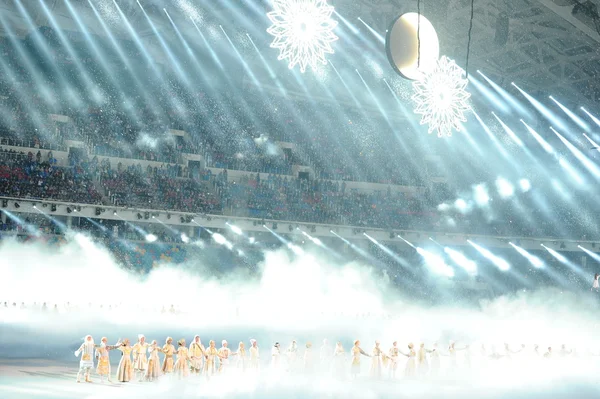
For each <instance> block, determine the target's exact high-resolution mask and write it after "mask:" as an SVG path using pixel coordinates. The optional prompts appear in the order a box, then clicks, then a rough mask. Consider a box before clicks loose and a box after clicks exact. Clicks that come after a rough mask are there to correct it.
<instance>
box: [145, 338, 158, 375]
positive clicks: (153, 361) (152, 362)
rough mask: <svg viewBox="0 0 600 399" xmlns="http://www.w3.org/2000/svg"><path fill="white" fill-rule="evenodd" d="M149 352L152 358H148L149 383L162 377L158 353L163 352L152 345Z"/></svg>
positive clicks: (147, 372) (147, 373)
mask: <svg viewBox="0 0 600 399" xmlns="http://www.w3.org/2000/svg"><path fill="white" fill-rule="evenodd" d="M148 352H150V356H149V357H148V369H147V370H146V379H147V380H148V381H153V380H155V379H157V378H158V377H159V376H160V371H161V370H160V358H159V357H158V352H162V349H160V348H159V347H158V346H157V345H150V346H149V347H148Z"/></svg>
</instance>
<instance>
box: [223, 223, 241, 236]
mask: <svg viewBox="0 0 600 399" xmlns="http://www.w3.org/2000/svg"><path fill="white" fill-rule="evenodd" d="M225 224H226V225H227V226H229V228H230V229H231V231H233V232H234V233H235V234H237V235H238V236H241V235H243V234H244V232H243V231H242V229H240V228H239V227H238V226H236V225H233V224H230V223H229V222H227V223H225Z"/></svg>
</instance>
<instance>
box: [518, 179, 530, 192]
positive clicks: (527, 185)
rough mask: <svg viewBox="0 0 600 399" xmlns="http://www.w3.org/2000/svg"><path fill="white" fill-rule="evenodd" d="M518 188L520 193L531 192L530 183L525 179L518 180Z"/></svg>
mask: <svg viewBox="0 0 600 399" xmlns="http://www.w3.org/2000/svg"><path fill="white" fill-rule="evenodd" d="M519 187H521V191H522V192H524V193H526V192H528V191H529V190H531V182H530V181H529V180H527V179H521V180H519Z"/></svg>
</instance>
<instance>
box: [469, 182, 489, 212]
mask: <svg viewBox="0 0 600 399" xmlns="http://www.w3.org/2000/svg"><path fill="white" fill-rule="evenodd" d="M473 198H474V199H475V203H476V204H477V205H478V206H479V207H486V206H488V205H489V203H490V195H489V193H488V189H487V186H486V185H485V184H484V183H481V184H477V185H475V186H474V187H473Z"/></svg>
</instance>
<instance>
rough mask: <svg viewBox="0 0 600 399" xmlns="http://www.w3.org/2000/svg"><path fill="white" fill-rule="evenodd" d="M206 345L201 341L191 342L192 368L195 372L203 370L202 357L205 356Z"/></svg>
mask: <svg viewBox="0 0 600 399" xmlns="http://www.w3.org/2000/svg"><path fill="white" fill-rule="evenodd" d="M205 350H206V349H205V348H204V345H202V343H201V342H192V343H191V344H190V350H189V352H190V368H191V370H192V372H193V373H200V372H201V371H202V359H203V358H204V351H205Z"/></svg>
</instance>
